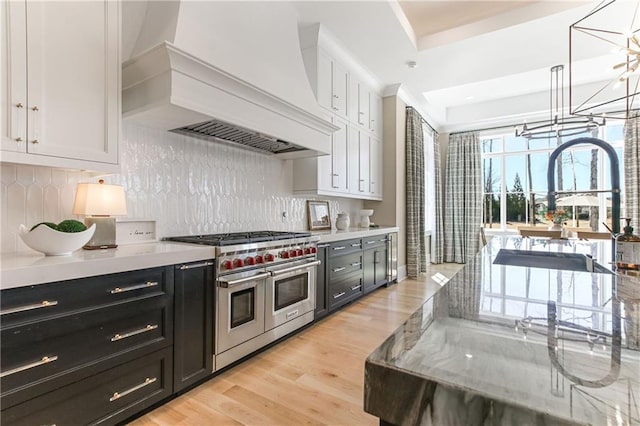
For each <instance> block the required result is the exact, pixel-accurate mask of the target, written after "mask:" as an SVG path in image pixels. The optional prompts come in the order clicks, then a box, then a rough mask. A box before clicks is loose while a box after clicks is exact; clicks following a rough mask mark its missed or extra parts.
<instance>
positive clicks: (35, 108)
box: [31, 106, 40, 112]
mask: <svg viewBox="0 0 640 426" xmlns="http://www.w3.org/2000/svg"><path fill="white" fill-rule="evenodd" d="M31 111H34V112H38V111H40V108H38V107H37V106H34V107H33V108H31Z"/></svg>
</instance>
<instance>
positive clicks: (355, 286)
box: [351, 284, 362, 291]
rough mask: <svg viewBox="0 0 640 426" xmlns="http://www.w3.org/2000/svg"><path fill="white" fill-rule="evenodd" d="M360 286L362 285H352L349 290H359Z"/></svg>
mask: <svg viewBox="0 0 640 426" xmlns="http://www.w3.org/2000/svg"><path fill="white" fill-rule="evenodd" d="M361 287H362V284H358V285H354V286H353V287H351V291H356V290H359V289H360V288H361Z"/></svg>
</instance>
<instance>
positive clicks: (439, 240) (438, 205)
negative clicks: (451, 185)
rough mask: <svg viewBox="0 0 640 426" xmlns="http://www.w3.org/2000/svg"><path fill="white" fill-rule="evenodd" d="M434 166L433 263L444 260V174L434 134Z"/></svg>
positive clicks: (437, 142) (438, 146) (438, 144)
mask: <svg viewBox="0 0 640 426" xmlns="http://www.w3.org/2000/svg"><path fill="white" fill-rule="evenodd" d="M433 160H434V164H433V168H434V180H435V183H434V185H435V194H434V196H435V197H434V198H435V229H434V231H433V235H432V238H431V263H442V262H444V219H443V217H442V176H441V173H442V172H441V170H442V167H440V142H439V141H438V134H437V133H436V134H435V135H433Z"/></svg>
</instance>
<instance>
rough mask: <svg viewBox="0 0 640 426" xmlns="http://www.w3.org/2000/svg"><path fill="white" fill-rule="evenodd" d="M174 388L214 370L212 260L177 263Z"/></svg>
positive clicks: (186, 384) (194, 381)
mask: <svg viewBox="0 0 640 426" xmlns="http://www.w3.org/2000/svg"><path fill="white" fill-rule="evenodd" d="M175 268H176V269H175V304H174V315H175V321H174V333H175V334H174V369H173V377H174V390H175V391H176V392H178V391H180V390H183V389H185V388H186V387H188V386H190V385H192V384H194V383H196V382H198V381H200V380H202V379H204V378H206V377H208V376H210V375H211V374H212V373H213V330H214V328H213V307H214V300H213V299H214V293H215V291H214V285H215V282H214V276H213V275H214V272H213V261H208V262H197V263H189V264H184V265H177V266H176V267H175Z"/></svg>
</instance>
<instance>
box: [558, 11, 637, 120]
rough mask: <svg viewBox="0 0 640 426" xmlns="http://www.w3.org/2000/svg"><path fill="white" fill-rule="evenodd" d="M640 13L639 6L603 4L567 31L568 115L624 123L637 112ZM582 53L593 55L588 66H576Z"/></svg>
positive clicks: (579, 62)
mask: <svg viewBox="0 0 640 426" xmlns="http://www.w3.org/2000/svg"><path fill="white" fill-rule="evenodd" d="M639 13H640V1H638V0H604V1H602V2H600V3H599V4H598V6H596V7H595V9H593V10H592V11H591V12H590V13H589V14H588V15H587V16H585V17H584V18H582V19H580V20H579V21H577V22H576V23H574V24H572V25H571V26H570V27H569V110H570V113H571V114H574V115H581V116H584V115H589V114H604V113H606V115H607V117H608V118H621V119H625V118H627V117H628V116H629V113H630V112H632V111H636V110H638V109H640V105H638V102H637V101H636V97H637V95H640V92H639V91H638V89H639V83H640V34H639V31H640V27H639V25H640V16H639ZM586 51H589V52H591V53H592V54H593V53H596V60H595V61H596V62H594V63H592V65H590V66H585V63H584V61H582V63H581V61H580V58H581V57H583V55H584V52H586ZM594 64H597V65H595V66H594ZM594 71H598V72H600V75H598V76H596V73H594Z"/></svg>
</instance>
